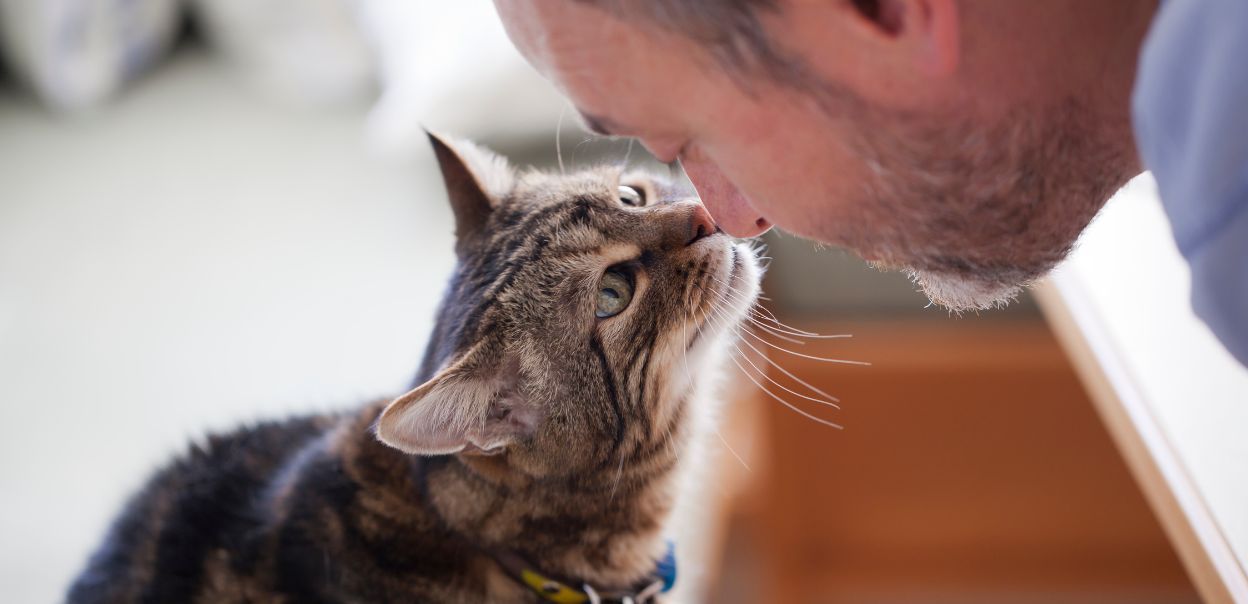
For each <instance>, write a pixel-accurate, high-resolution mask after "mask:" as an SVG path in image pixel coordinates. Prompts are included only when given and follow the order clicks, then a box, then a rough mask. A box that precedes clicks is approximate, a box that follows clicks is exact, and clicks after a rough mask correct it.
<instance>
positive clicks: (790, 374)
mask: <svg viewBox="0 0 1248 604" xmlns="http://www.w3.org/2000/svg"><path fill="white" fill-rule="evenodd" d="M741 343H742V344H745V345H746V346H749V347H750V350H753V351H754V352H755V353H756V354H758V355H759V356H761V357H762V358H763V360H764V361H766V362H767V364H768V365H771V366H772V367H775V368H776V370H778V371H779V372H780V373H783V374H784V375H786V376H788V377H789V378H790V379H792V380H793V381H795V382H797V383H799V384H801V385H803V386H805V387H807V388H809V389H810V390H811V392H815V393H817V394H819V395H821V396H824V397H826V398H827V399H828V400H830V401H833V402H837V403H839V402H841V399H839V398H837V397H835V396H832V395H831V394H828V393H827V392H824V391H822V390H820V389H818V388H816V387H814V386H812V385H810V384H809V383H808V382H806V381H805V380H803V379H802V378H799V377H797V376H796V375H794V374H793V372H791V371H789V370H788V369H785V368H784V367H783V366H781V365H780V364H779V363H777V362H776V361H775V360H773V359H772V358H771V357H769V356H767V355H766V354H764V353H763V351H761V350H759V349H758V348H757V347H755V346H754V345H753V344H751V343H749V342H747V341H745V340H741ZM837 408H838V409H839V408H840V407H837Z"/></svg>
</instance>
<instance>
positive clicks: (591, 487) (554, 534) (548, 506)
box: [417, 451, 676, 587]
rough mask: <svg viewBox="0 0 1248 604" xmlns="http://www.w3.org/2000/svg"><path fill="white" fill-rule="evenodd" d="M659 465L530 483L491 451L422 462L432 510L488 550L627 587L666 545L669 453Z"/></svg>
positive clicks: (671, 495)
mask: <svg viewBox="0 0 1248 604" xmlns="http://www.w3.org/2000/svg"><path fill="white" fill-rule="evenodd" d="M672 455H673V459H672V463H670V464H664V465H663V469H662V470H654V469H652V468H651V469H647V470H646V471H645V472H642V471H637V470H634V471H629V469H628V468H627V467H625V468H623V469H621V470H620V471H619V473H618V474H616V473H614V472H611V473H608V475H592V476H575V477H571V476H570V477H566V478H556V479H549V478H547V479H541V480H536V479H532V478H527V477H524V476H522V475H518V474H516V473H514V472H511V471H509V470H508V468H507V466H506V462H505V461H504V460H503V459H501V458H495V457H473V456H455V457H442V458H424V459H421V460H418V461H417V463H418V469H419V471H420V472H421V481H422V482H423V485H424V488H423V489H422V491H423V492H424V493H425V495H426V497H427V502H428V505H429V507H430V508H431V509H432V510H433V511H434V512H435V513H436V514H437V515H438V516H439V517H440V518H441V519H442V521H443V522H445V523H446V525H447V526H448V527H450V528H451V529H452V530H453V531H455V532H456V533H457V534H459V535H462V536H463V537H464V538H465V539H466V540H468V541H470V542H471V543H473V544H474V545H475V546H476V547H478V548H480V549H482V551H485V552H487V553H491V554H496V555H497V554H504V555H518V556H519V557H521V558H523V559H525V560H526V561H528V562H529V563H530V564H533V565H534V566H535V567H536V568H539V569H541V570H542V572H544V573H547V574H550V575H553V576H560V577H566V578H569V579H575V580H579V581H587V582H590V583H592V584H596V585H605V586H612V587H624V586H629V585H633V584H635V583H636V582H637V581H639V580H641V579H643V578H644V577H646V576H648V575H649V574H650V573H651V572H652V571H653V570H654V566H655V562H656V561H657V560H658V559H660V558H661V557H662V556H663V554H664V552H665V549H666V545H665V540H664V538H663V535H662V529H663V525H664V522H665V521H666V520H667V517H668V515H669V513H670V512H671V509H672V507H673V505H674V503H675V493H676V485H675V479H676V477H675V473H674V469H675V458H674V455H675V451H673V452H672Z"/></svg>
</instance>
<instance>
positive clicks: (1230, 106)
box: [1132, 0, 1248, 365]
mask: <svg viewBox="0 0 1248 604" xmlns="http://www.w3.org/2000/svg"><path fill="white" fill-rule="evenodd" d="M1132 114H1133V115H1132V117H1133V120H1134V127H1135V137H1136V145H1137V146H1138V148H1139V151H1140V155H1141V157H1142V158H1143V160H1144V164H1145V166H1147V167H1148V168H1149V169H1150V170H1152V172H1153V175H1154V176H1155V177H1156V179H1157V186H1158V189H1159V190H1160V193H1161V201H1162V205H1163V206H1164V207H1165V210H1166V214H1167V215H1168V216H1169V218H1170V225H1171V227H1172V228H1173V230H1174V239H1175V241H1176V242H1177V243H1178V246H1179V251H1180V252H1182V253H1183V256H1184V257H1185V258H1186V259H1187V262H1188V264H1189V265H1190V266H1191V269H1192V308H1193V309H1194V310H1195V311H1196V315H1197V316H1199V317H1200V318H1201V320H1203V321H1204V322H1205V324H1207V325H1208V326H1209V328H1210V329H1211V330H1212V331H1213V333H1214V334H1215V335H1217V337H1218V339H1220V340H1221V341H1222V344H1223V345H1224V346H1226V349H1227V350H1229V351H1230V353H1231V354H1232V355H1234V356H1235V358H1236V359H1239V362H1240V363H1242V364H1244V365H1248V0H1167V1H1166V2H1164V3H1163V4H1162V5H1161V7H1160V8H1159V9H1158V13H1157V15H1156V16H1155V17H1154V19H1153V24H1152V27H1151V29H1150V31H1149V33H1148V37H1147V38H1146V39H1145V40H1144V49H1143V51H1142V52H1141V54H1140V63H1139V69H1138V72H1137V75H1136V82H1135V90H1134V93H1133V99H1132Z"/></svg>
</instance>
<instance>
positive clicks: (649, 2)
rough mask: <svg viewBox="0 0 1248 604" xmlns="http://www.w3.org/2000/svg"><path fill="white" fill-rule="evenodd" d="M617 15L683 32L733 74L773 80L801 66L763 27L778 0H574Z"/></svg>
mask: <svg viewBox="0 0 1248 604" xmlns="http://www.w3.org/2000/svg"><path fill="white" fill-rule="evenodd" d="M576 1H577V2H580V3H582V4H587V5H590V6H594V7H597V8H601V9H603V10H605V11H607V12H609V13H611V14H613V15H615V16H617V17H619V18H621V19H625V20H633V21H636V20H644V21H647V22H649V23H652V24H654V25H658V26H659V27H662V28H664V29H666V30H668V31H670V32H672V33H675V34H679V35H681V36H684V37H686V38H688V39H690V40H691V41H693V42H694V43H695V44H697V45H698V46H701V47H702V48H703V49H705V50H706V51H707V53H709V54H710V56H711V57H712V58H714V59H715V60H716V61H717V62H719V63H721V64H722V65H724V66H725V67H728V68H729V69H730V70H732V71H733V72H735V75H738V76H739V75H743V74H746V73H756V72H757V73H762V74H764V75H767V76H768V77H771V78H774V79H777V80H779V81H788V80H791V79H792V78H793V77H794V76H796V75H798V74H797V73H794V72H795V71H804V70H803V69H801V67H800V65H801V64H800V63H799V62H796V61H794V60H793V59H791V58H790V57H788V56H786V55H785V53H784V52H782V51H781V50H780V49H778V48H776V46H775V45H773V44H772V42H771V39H770V38H769V37H768V35H767V31H766V29H765V28H764V27H763V23H762V17H763V15H764V14H765V13H767V12H773V13H774V12H777V11H779V10H780V6H779V4H780V3H779V1H778V0H576Z"/></svg>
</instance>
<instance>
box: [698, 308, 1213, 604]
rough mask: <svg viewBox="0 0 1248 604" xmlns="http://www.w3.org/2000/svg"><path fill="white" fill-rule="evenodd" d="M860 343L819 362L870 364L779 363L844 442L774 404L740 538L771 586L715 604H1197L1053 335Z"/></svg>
mask: <svg viewBox="0 0 1248 604" xmlns="http://www.w3.org/2000/svg"><path fill="white" fill-rule="evenodd" d="M837 329H838V326H825V331H833V332H835V331H837ZM851 331H852V332H853V333H854V334H855V338H854V339H852V340H830V341H824V342H821V343H811V344H807V345H806V346H804V347H803V348H802V352H803V353H807V354H816V355H825V356H832V357H838V358H851V359H858V360H867V361H871V362H872V363H873V365H872V366H871V367H853V366H838V365H829V364H825V363H819V362H815V361H811V360H807V359H802V358H798V357H792V356H787V355H785V354H784V353H776V354H775V355H774V356H775V358H776V360H777V361H782V362H783V364H784V365H785V367H787V368H788V369H789V370H790V371H793V372H794V373H796V374H797V375H799V376H800V377H802V378H803V379H805V380H807V381H809V382H811V383H812V384H814V385H816V386H817V387H819V388H821V389H824V390H826V391H828V392H830V393H831V394H834V395H836V396H838V397H840V398H841V400H842V407H843V410H842V411H840V412H832V413H831V414H826V413H825V414H823V415H824V416H825V417H828V418H829V419H833V420H835V421H838V422H839V423H842V424H843V425H844V426H845V429H844V430H843V431H837V430H832V429H829V428H826V427H824V426H821V425H818V424H816V423H814V422H812V421H809V420H807V419H805V418H802V417H801V416H799V415H797V414H796V413H793V412H791V411H790V410H788V409H785V408H783V407H782V406H781V405H780V403H778V402H775V401H771V400H770V399H760V400H759V401H758V404H762V405H764V412H763V413H762V416H763V418H764V422H765V423H764V429H763V432H764V440H765V445H764V446H765V447H766V449H767V456H766V458H765V460H764V461H763V463H761V464H758V463H756V464H754V472H753V473H754V474H755V476H754V477H753V478H754V482H755V487H756V488H755V489H754V490H753V491H752V493H751V498H750V499H749V501H748V505H745V506H744V507H743V508H742V509H741V511H740V513H739V520H738V522H737V524H736V525H735V527H734V532H735V533H736V537H730V542H735V543H737V544H739V545H740V544H744V546H743V549H748V550H750V551H749V552H748V553H747V554H742V553H741V552H731V551H730V552H729V553H728V560H727V562H726V564H728V566H729V568H733V565H734V564H736V565H738V567H739V568H748V567H749V564H745V565H742V564H741V562H740V560H739V559H738V560H737V561H735V562H734V560H733V559H732V557H733V556H738V557H739V556H741V555H747V556H749V555H753V556H756V560H755V562H756V563H757V567H756V568H758V569H759V570H760V576H759V581H758V583H757V585H755V587H754V589H755V591H754V592H753V594H752V595H751V596H749V597H748V598H745V597H744V596H742V594H744V593H747V592H748V590H746V589H745V588H743V587H741V586H740V585H741V581H742V579H741V578H740V577H734V579H735V581H736V583H735V585H737V587H733V588H731V589H730V590H721V592H720V593H718V594H716V595H715V596H713V597H712V599H711V601H714V602H733V601H751V602H759V601H766V602H785V603H802V602H811V603H814V602H819V603H822V602H877V601H878V602H897V601H906V602H910V601H925V602H931V601H949V602H965V601H984V602H1113V601H1121V602H1192V601H1198V600H1197V597H1196V595H1195V592H1194V591H1193V590H1192V587H1191V585H1190V583H1189V581H1188V579H1187V577H1186V575H1185V574H1184V573H1183V570H1182V567H1181V566H1180V565H1179V563H1178V560H1177V559H1176V557H1175V555H1174V553H1173V552H1172V551H1171V549H1170V546H1169V544H1168V543H1167V541H1166V538H1165V536H1164V535H1163V533H1162V532H1161V530H1160V529H1159V527H1158V525H1157V522H1156V520H1155V519H1154V517H1153V515H1152V513H1151V512H1150V510H1149V508H1148V507H1147V506H1146V505H1145V503H1144V501H1143V499H1142V497H1141V496H1140V493H1139V491H1138V489H1137V488H1136V485H1135V484H1134V482H1133V481H1132V479H1131V477H1130V475H1129V474H1128V472H1127V470H1126V468H1125V466H1124V465H1123V463H1122V461H1121V459H1120V457H1119V455H1118V453H1117V452H1116V450H1115V449H1114V447H1113V445H1112V444H1111V442H1110V440H1109V437H1108V435H1107V434H1106V432H1105V429H1104V428H1103V427H1102V425H1101V423H1100V421H1099V419H1098V418H1097V416H1096V414H1095V412H1094V411H1093V409H1092V407H1091V405H1090V403H1089V401H1088V399H1087V397H1086V395H1085V394H1084V392H1083V390H1082V388H1081V387H1080V384H1079V382H1078V380H1077V379H1076V377H1075V375H1074V373H1073V371H1072V369H1071V367H1070V365H1069V363H1068V362H1067V361H1066V359H1065V358H1064V356H1063V355H1062V353H1061V351H1060V349H1059V348H1058V346H1057V344H1056V342H1055V341H1054V340H1053V338H1052V336H1051V335H1050V334H1049V333H1048V331H1047V330H1046V329H1045V327H1044V326H1043V325H1042V324H1040V323H1038V322H1014V321H997V322H988V321H950V322H941V323H939V324H933V323H914V324H903V325H897V324H879V325H861V324H859V325H854V326H853V328H852V330H851ZM771 377H772V378H774V379H776V380H778V381H780V382H781V383H784V384H785V385H786V386H788V387H790V388H793V389H794V390H798V389H800V386H798V385H796V384H795V383H793V381H792V380H789V379H788V378H786V377H784V376H783V375H781V374H779V372H773V375H772V376H771ZM788 398H789V399H790V400H792V399H793V398H795V397H791V396H790V397H788ZM799 402H800V401H799ZM814 407H816V406H814V405H810V406H807V407H806V408H807V409H808V410H812V411H818V409H815V408H814ZM732 572H737V571H732ZM725 585H734V584H733V583H725ZM734 598H735V599H734Z"/></svg>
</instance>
